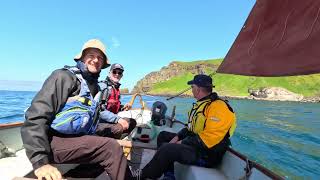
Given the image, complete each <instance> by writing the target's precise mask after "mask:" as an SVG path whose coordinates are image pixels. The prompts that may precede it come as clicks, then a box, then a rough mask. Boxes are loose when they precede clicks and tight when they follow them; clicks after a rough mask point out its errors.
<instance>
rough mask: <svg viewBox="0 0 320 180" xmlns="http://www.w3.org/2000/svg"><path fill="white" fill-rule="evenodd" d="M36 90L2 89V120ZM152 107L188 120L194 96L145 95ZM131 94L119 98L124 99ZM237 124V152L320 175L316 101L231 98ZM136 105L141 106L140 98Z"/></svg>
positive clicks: (286, 172) (285, 170)
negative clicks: (162, 106)
mask: <svg viewBox="0 0 320 180" xmlns="http://www.w3.org/2000/svg"><path fill="white" fill-rule="evenodd" d="M35 95H36V92H27V91H24V92H23V91H0V124H4V123H11V122H22V121H24V111H25V110H26V109H27V108H28V107H29V106H30V103H31V101H32V99H33V97H34V96H35ZM143 98H144V101H145V102H146V103H147V105H148V107H149V108H151V107H152V104H153V103H154V102H155V101H162V102H164V103H165V104H166V105H167V106H168V111H167V115H169V116H170V115H171V111H172V108H173V106H176V119H179V120H181V121H184V122H186V120H187V112H188V110H190V108H191V106H192V103H193V102H194V101H195V100H194V99H193V98H175V99H172V100H170V101H166V98H165V97H159V96H144V97H143ZM130 99H131V96H122V98H121V100H122V102H123V103H126V102H128V101H130ZM230 104H231V105H232V107H233V108H234V110H235V112H236V115H237V121H238V126H237V129H236V132H235V134H234V136H233V137H232V139H231V141H232V146H233V148H234V149H235V150H237V151H239V152H240V153H242V154H244V155H246V156H248V157H249V158H250V159H251V160H254V161H256V162H258V163H260V164H262V165H263V166H265V167H267V168H269V169H271V170H272V171H274V172H276V173H278V174H280V175H282V176H284V177H286V178H288V179H300V178H302V179H320V171H319V168H320V131H319V130H320V104H319V103H299V102H271V101H254V100H230ZM134 106H136V107H139V106H140V105H139V101H137V102H136V103H135V104H134Z"/></svg>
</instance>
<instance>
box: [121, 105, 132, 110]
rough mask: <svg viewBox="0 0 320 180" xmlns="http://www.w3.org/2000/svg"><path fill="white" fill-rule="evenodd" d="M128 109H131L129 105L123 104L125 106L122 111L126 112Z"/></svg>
mask: <svg viewBox="0 0 320 180" xmlns="http://www.w3.org/2000/svg"><path fill="white" fill-rule="evenodd" d="M129 109H131V105H130V104H129V103H127V104H125V105H124V106H123V110H124V111H128V110H129Z"/></svg>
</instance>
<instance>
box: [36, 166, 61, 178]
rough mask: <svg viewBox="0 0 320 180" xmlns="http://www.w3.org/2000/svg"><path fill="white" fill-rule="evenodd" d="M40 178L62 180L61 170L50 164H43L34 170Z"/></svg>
mask: <svg viewBox="0 0 320 180" xmlns="http://www.w3.org/2000/svg"><path fill="white" fill-rule="evenodd" d="M34 174H35V175H36V176H37V177H38V180H42V178H45V179H46V180H62V176H61V173H60V171H59V170H58V169H57V168H56V167H54V166H51V165H50V164H46V165H43V166H41V167H39V168H38V169H36V170H35V171H34Z"/></svg>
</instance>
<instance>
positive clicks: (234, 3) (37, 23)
mask: <svg viewBox="0 0 320 180" xmlns="http://www.w3.org/2000/svg"><path fill="white" fill-rule="evenodd" d="M254 3H255V1H254V0H219V1H218V0H200V1H191V0H189V1H188V0H161V1H152V0H139V1H137V0H136V1H135V0H117V1H108V0H91V1H85V0H67V1H66V0H55V1H45V0H31V1H25V0H20V1H18V0H10V1H2V2H1V6H0V22H1V23H0V52H1V56H0V63H1V67H2V68H1V71H0V83H1V84H0V89H1V88H2V89H3V88H4V89H18V90H19V88H21V87H23V89H24V90H26V89H27V90H29V89H31V90H37V89H39V88H40V86H41V84H42V82H43V81H44V80H45V79H46V78H47V77H48V76H49V75H50V74H51V72H52V71H54V70H55V69H59V68H62V67H63V66H64V65H75V62H74V61H73V57H74V56H75V55H76V54H77V53H79V52H80V50H81V48H82V45H83V43H85V42H86V41H87V40H89V39H92V38H98V39H100V40H101V41H103V42H104V43H105V45H106V46H107V54H108V57H109V59H110V61H111V63H120V64H122V65H123V66H124V68H125V71H124V76H123V78H122V80H121V83H122V88H129V89H132V88H133V87H134V85H135V84H136V82H137V81H138V80H140V79H142V78H143V77H144V76H145V75H147V74H148V73H150V72H152V71H158V70H160V69H161V68H162V67H163V66H167V65H169V63H170V62H172V61H195V60H205V59H215V58H223V57H224V56H225V55H226V54H227V52H228V50H229V48H230V47H231V45H232V43H233V41H234V40H235V38H236V36H237V35H238V33H239V31H240V29H241V27H242V26H243V24H244V22H245V20H246V18H247V16H248V14H249V13H250V11H251V8H252V7H253V5H254ZM108 72H109V69H105V70H103V71H102V72H101V76H100V80H103V79H105V77H106V75H107V73H108ZM24 81H28V82H35V85H34V86H32V85H30V87H25V86H20V85H17V83H18V84H19V82H24ZM3 82H6V83H3ZM10 82H15V83H11V84H10ZM24 84H26V83H24ZM27 84H28V83H27ZM31 84H32V83H31ZM39 84H40V85H39ZM8 86H10V87H8Z"/></svg>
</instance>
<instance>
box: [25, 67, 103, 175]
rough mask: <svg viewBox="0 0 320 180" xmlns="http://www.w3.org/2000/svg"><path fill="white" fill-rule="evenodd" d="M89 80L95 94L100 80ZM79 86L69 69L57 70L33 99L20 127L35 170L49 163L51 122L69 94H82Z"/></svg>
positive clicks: (27, 152)
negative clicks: (97, 81)
mask: <svg viewBox="0 0 320 180" xmlns="http://www.w3.org/2000/svg"><path fill="white" fill-rule="evenodd" d="M87 83H88V86H89V89H90V91H91V94H92V95H93V96H95V94H96V93H97V92H98V85H97V83H96V82H93V83H90V82H88V81H87ZM80 85H81V83H80V81H79V80H78V79H77V77H76V76H75V75H74V74H72V73H71V72H70V71H68V70H66V69H58V70H55V71H54V72H53V73H52V74H51V75H50V76H49V77H48V79H47V80H46V81H45V82H44V84H43V86H42V88H41V90H40V91H39V92H38V93H37V95H36V96H35V97H34V99H33V100H32V102H31V106H30V107H29V108H28V110H27V111H26V113H25V118H26V120H25V122H24V124H23V126H22V128H21V137H22V141H23V144H24V148H25V150H26V154H27V156H28V158H29V160H30V161H31V163H32V166H33V168H34V169H37V168H39V167H41V166H43V165H45V164H49V163H50V161H51V160H52V159H51V158H52V156H51V153H52V152H51V147H50V138H51V137H50V136H51V135H50V124H51V123H52V121H53V119H54V118H55V115H56V114H57V113H58V112H59V110H60V109H62V108H63V106H64V105H65V103H66V101H67V99H68V97H72V96H76V95H78V94H79V92H80Z"/></svg>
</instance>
